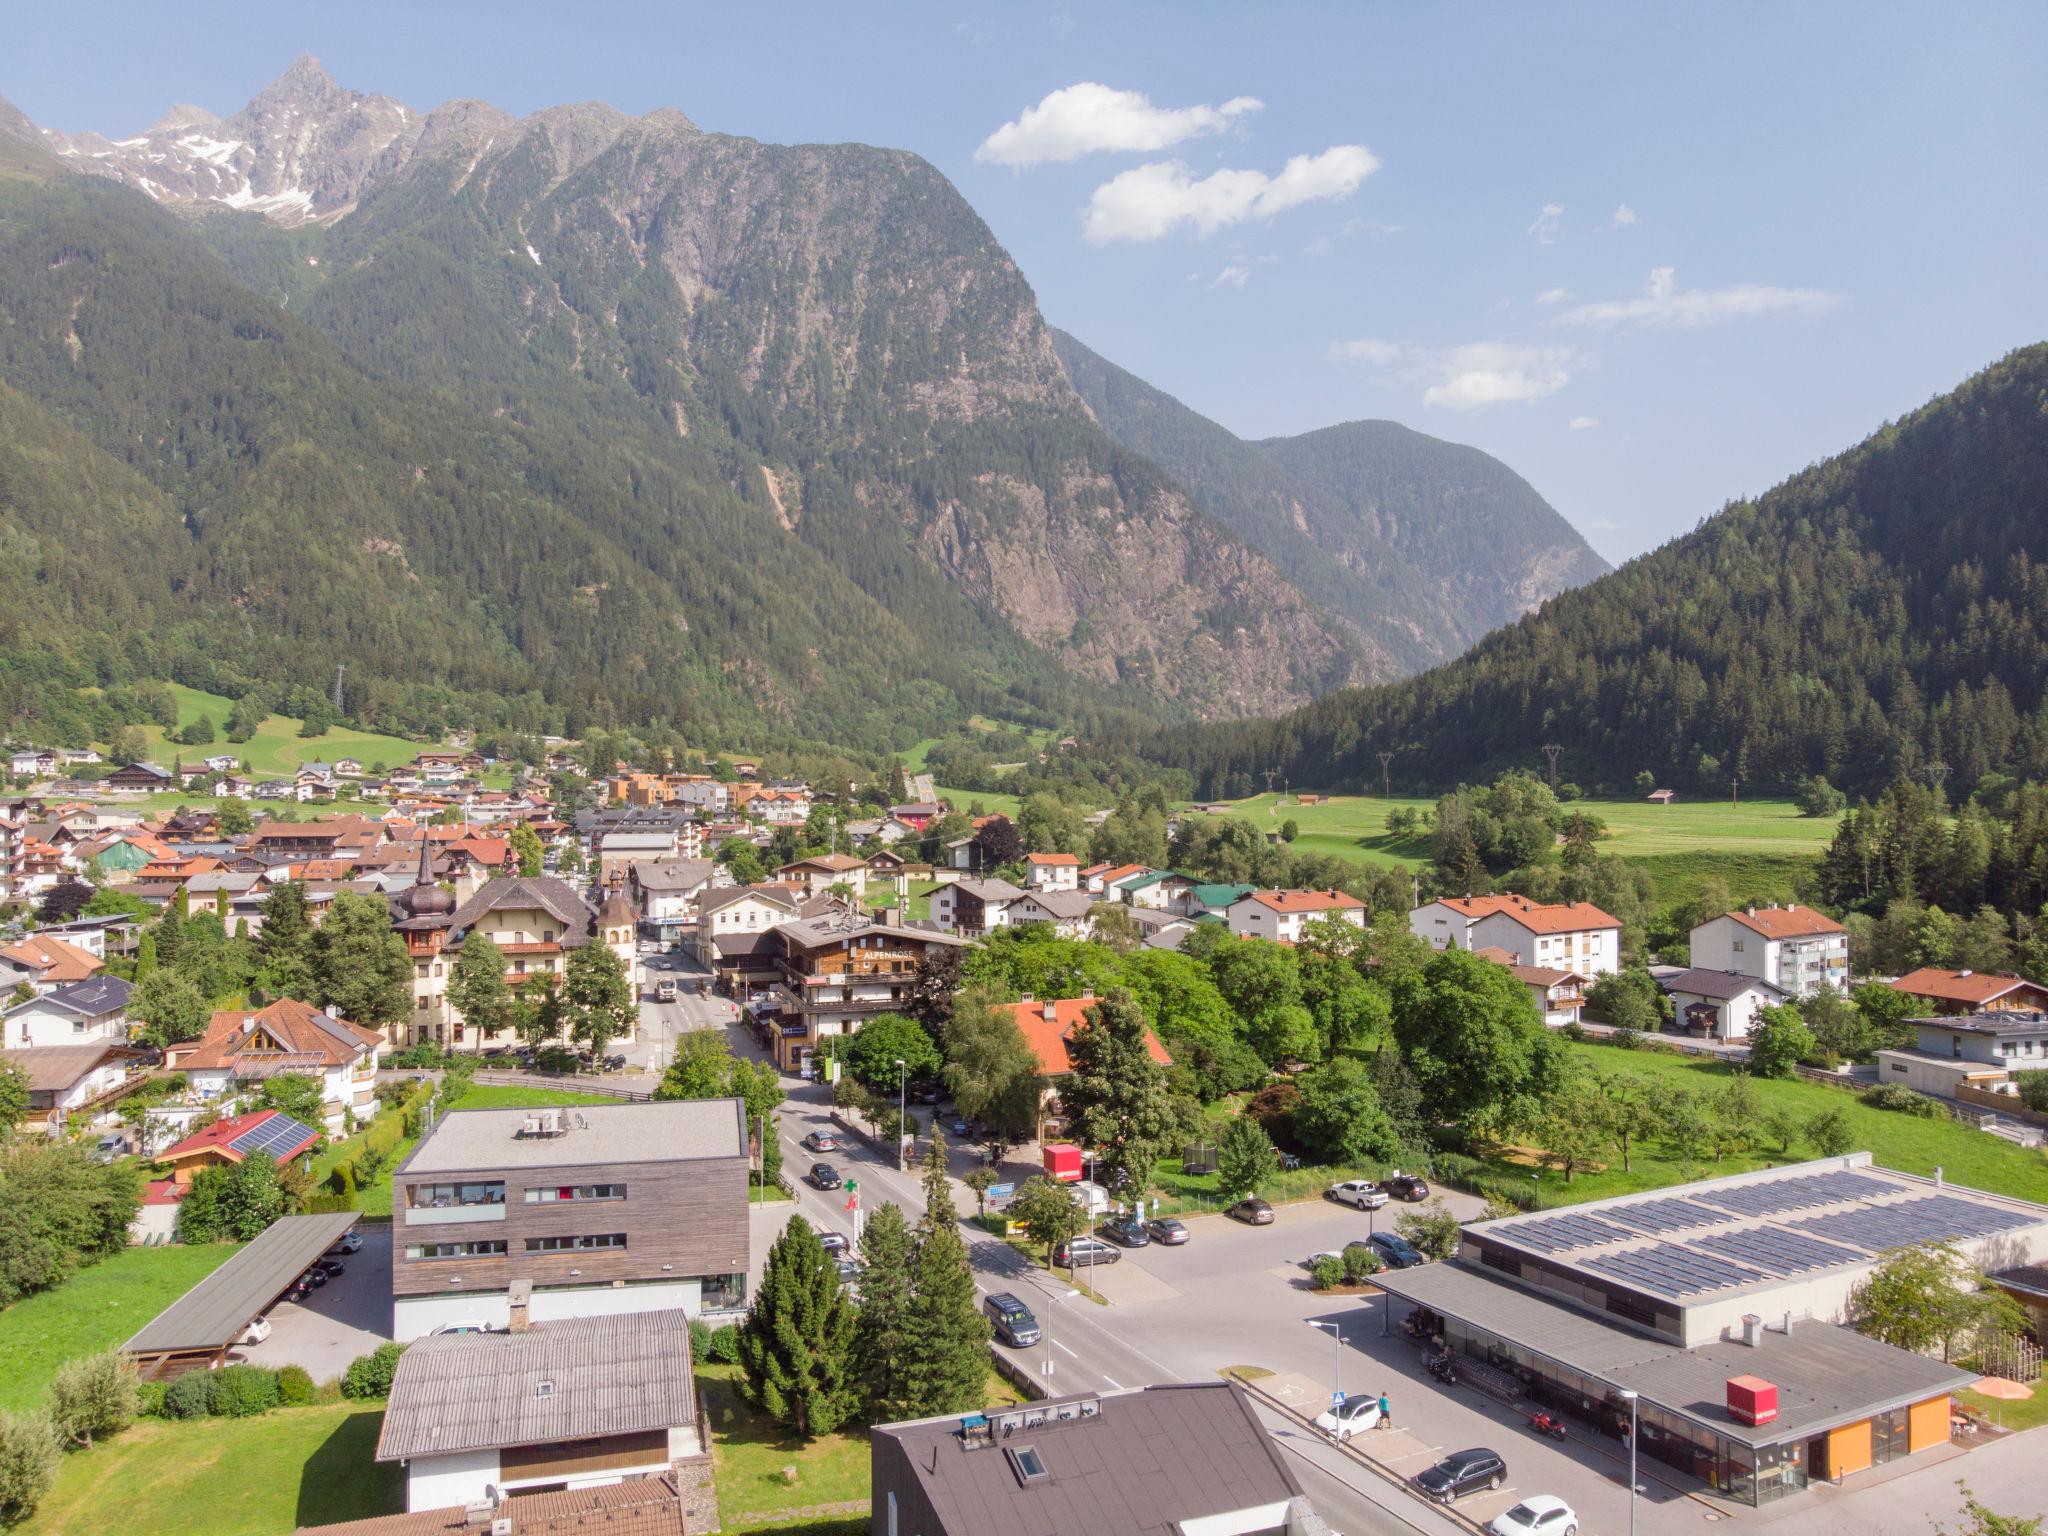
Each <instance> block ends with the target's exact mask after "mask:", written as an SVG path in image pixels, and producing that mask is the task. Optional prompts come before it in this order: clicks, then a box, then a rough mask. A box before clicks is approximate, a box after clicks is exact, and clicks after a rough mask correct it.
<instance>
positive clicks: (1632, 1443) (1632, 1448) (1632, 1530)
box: [1621, 1387, 1640, 1536]
mask: <svg viewBox="0 0 2048 1536" xmlns="http://www.w3.org/2000/svg"><path fill="white" fill-rule="evenodd" d="M1621 1395H1622V1396H1623V1397H1625V1398H1626V1399H1628V1536H1636V1441H1637V1440H1638V1439H1639V1438H1640V1437H1639V1436H1638V1435H1637V1434H1636V1402H1637V1399H1638V1398H1639V1396H1640V1394H1639V1393H1636V1392H1632V1391H1630V1390H1628V1389H1627V1388H1625V1387H1624V1388H1623V1389H1622V1393H1621Z"/></svg>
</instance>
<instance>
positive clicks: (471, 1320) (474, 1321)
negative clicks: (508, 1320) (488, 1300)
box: [434, 1317, 497, 1338]
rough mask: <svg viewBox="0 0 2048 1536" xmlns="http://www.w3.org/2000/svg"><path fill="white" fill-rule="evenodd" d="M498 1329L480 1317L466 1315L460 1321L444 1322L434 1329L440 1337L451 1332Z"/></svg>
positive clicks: (484, 1331)
mask: <svg viewBox="0 0 2048 1536" xmlns="http://www.w3.org/2000/svg"><path fill="white" fill-rule="evenodd" d="M496 1331H497V1330H496V1329H494V1328H492V1327H491V1325H490V1324H489V1323H487V1322H485V1321H484V1320H483V1319H482V1318H480V1317H465V1318H463V1319H462V1320H461V1321H459V1322H453V1323H443V1324H442V1325H441V1326H440V1327H438V1328H436V1329H435V1330H434V1334H435V1336H436V1337H437V1338H438V1337H440V1336H441V1335H443V1334H450V1333H495V1332H496Z"/></svg>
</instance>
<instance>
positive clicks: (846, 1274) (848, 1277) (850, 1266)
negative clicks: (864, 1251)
mask: <svg viewBox="0 0 2048 1536" xmlns="http://www.w3.org/2000/svg"><path fill="white" fill-rule="evenodd" d="M860 1275H861V1266H860V1260H858V1259H841V1260H840V1261H839V1283H840V1284H841V1285H859V1284H860Z"/></svg>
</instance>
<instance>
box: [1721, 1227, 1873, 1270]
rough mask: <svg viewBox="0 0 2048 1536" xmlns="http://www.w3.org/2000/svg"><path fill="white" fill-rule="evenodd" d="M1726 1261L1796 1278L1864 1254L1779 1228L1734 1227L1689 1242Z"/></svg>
mask: <svg viewBox="0 0 2048 1536" xmlns="http://www.w3.org/2000/svg"><path fill="white" fill-rule="evenodd" d="M1690 1241H1691V1243H1692V1244H1693V1246H1694V1247H1696V1248H1705V1249H1708V1250H1710V1251H1711V1252H1713V1253H1715V1254H1718V1255H1720V1256H1721V1257H1722V1258H1726V1259H1739V1260H1741V1261H1742V1262H1743V1263H1745V1264H1754V1265H1756V1266H1757V1267H1758V1268H1759V1269H1768V1270H1772V1271H1774V1272H1775V1273H1777V1274H1781V1275H1796V1274H1800V1273H1802V1272H1804V1271H1806V1270H1810V1269H1832V1268H1834V1266H1835V1265H1837V1264H1855V1263H1859V1262H1861V1261H1862V1259H1863V1258H1864V1257H1865V1256H1864V1254H1863V1253H1862V1252H1861V1251H1859V1250H1857V1249H1854V1248H1841V1247H1837V1246H1836V1245H1835V1244H1833V1243H1823V1242H1820V1241H1819V1240H1817V1239H1815V1238H1811V1237H1805V1236H1802V1235H1801V1234H1799V1233H1797V1232H1787V1231H1785V1230H1784V1229H1783V1228H1780V1227H1737V1228H1735V1229H1733V1230H1732V1231H1727V1232H1706V1233H1702V1234H1701V1235H1700V1236H1698V1237H1695V1238H1692V1239H1690Z"/></svg>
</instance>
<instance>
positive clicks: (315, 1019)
mask: <svg viewBox="0 0 2048 1536" xmlns="http://www.w3.org/2000/svg"><path fill="white" fill-rule="evenodd" d="M383 1043H384V1041H383V1036H381V1035H379V1034H378V1033H377V1032H376V1031H375V1030H374V1029H365V1028H363V1026H362V1025H360V1024H352V1023H350V1022H349V1021H348V1020H347V1019H330V1018H328V1017H327V1016H326V1015H325V1014H323V1013H322V1012H321V1011H320V1010H319V1009H317V1008H315V1007H313V1006H312V1005H311V1004H310V1003H302V1002H300V1001H299V1000H298V999H297V998H292V997H281V998H279V999H278V1000H277V1001H276V1002H274V1003H272V1004H271V1005H270V1006H269V1007H268V1008H264V1009H262V1010H260V1011H254V1012H252V1011H250V1010H248V1009H239V1008H238V1009H229V1010H226V1011H224V1012H221V1013H216V1014H215V1015H214V1016H213V1018H212V1020H211V1021H210V1022H209V1023H208V1024H207V1026H206V1033H205V1035H203V1036H202V1037H201V1038H200V1039H199V1040H198V1041H197V1042H196V1043H195V1044H194V1045H191V1046H186V1047H180V1048H178V1049H177V1051H176V1053H175V1054H176V1055H177V1058H178V1059H177V1063H176V1065H177V1066H178V1067H179V1068H180V1069H184V1068H197V1069H205V1068H209V1067H216V1068H217V1067H232V1066H235V1065H236V1064H237V1063H239V1062H240V1061H242V1060H244V1059H245V1058H247V1059H254V1058H257V1057H262V1056H276V1055H286V1056H304V1057H307V1058H309V1059H310V1060H312V1061H315V1062H324V1063H326V1064H327V1065H329V1066H343V1065H345V1064H347V1063H348V1062H352V1061H354V1060H356V1059H357V1058H358V1057H359V1056H361V1055H362V1054H363V1052H364V1051H365V1050H375V1049H376V1048H377V1047H378V1046H380V1045H382V1044H383Z"/></svg>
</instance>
